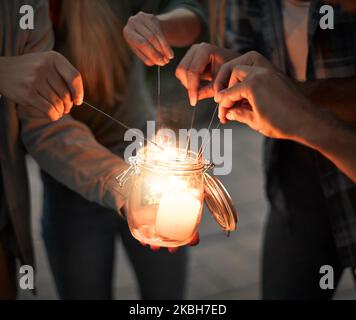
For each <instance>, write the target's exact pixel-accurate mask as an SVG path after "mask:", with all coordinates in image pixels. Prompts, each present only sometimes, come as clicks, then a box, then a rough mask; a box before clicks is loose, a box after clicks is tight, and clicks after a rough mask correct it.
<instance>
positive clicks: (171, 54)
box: [144, 18, 174, 60]
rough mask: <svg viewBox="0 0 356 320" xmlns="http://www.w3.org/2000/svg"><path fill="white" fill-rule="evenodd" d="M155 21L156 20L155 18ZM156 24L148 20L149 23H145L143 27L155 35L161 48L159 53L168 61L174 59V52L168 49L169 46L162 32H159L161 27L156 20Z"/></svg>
mask: <svg viewBox="0 0 356 320" xmlns="http://www.w3.org/2000/svg"><path fill="white" fill-rule="evenodd" d="M155 19H157V18H155ZM156 21H157V23H154V22H152V20H150V22H148V21H145V22H144V23H145V26H146V27H147V28H148V29H150V30H151V32H152V33H153V34H154V35H156V37H157V39H158V41H159V44H160V47H161V50H162V51H161V52H162V53H163V54H164V56H165V57H166V58H167V59H168V60H170V59H173V58H174V52H173V50H172V48H171V47H170V45H169V44H168V42H167V40H166V37H165V36H164V34H163V32H162V30H161V26H160V24H159V22H158V20H156Z"/></svg>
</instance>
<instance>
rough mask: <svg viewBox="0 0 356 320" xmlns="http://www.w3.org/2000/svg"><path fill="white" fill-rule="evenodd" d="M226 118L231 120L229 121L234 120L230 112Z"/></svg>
mask: <svg viewBox="0 0 356 320" xmlns="http://www.w3.org/2000/svg"><path fill="white" fill-rule="evenodd" d="M226 118H227V119H229V120H234V115H233V114H232V113H231V112H228V113H227V114H226Z"/></svg>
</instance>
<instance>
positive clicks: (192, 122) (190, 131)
mask: <svg viewBox="0 0 356 320" xmlns="http://www.w3.org/2000/svg"><path fill="white" fill-rule="evenodd" d="M196 111H197V108H196V107H194V110H193V115H192V119H191V121H190V129H189V132H188V137H187V147H186V150H185V160H187V157H188V152H189V149H190V139H191V133H192V129H193V125H194V121H195V114H196Z"/></svg>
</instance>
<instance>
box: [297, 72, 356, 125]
mask: <svg viewBox="0 0 356 320" xmlns="http://www.w3.org/2000/svg"><path fill="white" fill-rule="evenodd" d="M298 85H299V88H300V89H301V90H302V92H303V93H304V95H305V96H306V97H308V99H309V100H311V101H312V102H313V105H315V106H318V107H319V108H326V109H328V110H329V111H331V112H332V113H334V114H335V115H336V116H338V117H339V118H340V119H342V120H344V121H348V122H354V123H356V100H355V92H356V77H352V78H343V79H342V78H337V79H326V80H316V81H307V82H304V83H298Z"/></svg>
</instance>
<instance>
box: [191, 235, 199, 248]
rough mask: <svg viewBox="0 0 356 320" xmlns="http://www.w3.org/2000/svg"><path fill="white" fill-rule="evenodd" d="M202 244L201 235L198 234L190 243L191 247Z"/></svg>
mask: <svg viewBox="0 0 356 320" xmlns="http://www.w3.org/2000/svg"><path fill="white" fill-rule="evenodd" d="M199 242H200V237H199V233H198V232H197V233H196V234H195V235H194V238H193V240H192V241H191V242H190V245H191V246H196V245H198V244H199Z"/></svg>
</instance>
